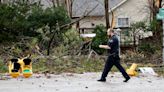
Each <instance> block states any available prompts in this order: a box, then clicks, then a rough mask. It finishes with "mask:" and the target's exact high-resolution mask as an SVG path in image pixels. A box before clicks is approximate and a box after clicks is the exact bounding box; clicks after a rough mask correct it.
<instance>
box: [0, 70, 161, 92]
mask: <svg viewBox="0 0 164 92" xmlns="http://www.w3.org/2000/svg"><path fill="white" fill-rule="evenodd" d="M100 75H101V73H84V74H71V73H65V74H60V75H52V74H51V75H50V74H48V75H46V76H45V75H43V74H35V75H33V76H32V77H31V78H29V79H24V78H22V77H19V78H17V79H12V78H8V76H6V78H8V79H7V80H0V92H164V78H162V77H155V76H139V77H132V78H131V80H130V81H129V82H128V83H123V80H124V78H123V77H122V75H121V74H120V73H114V74H109V76H108V78H107V82H105V83H101V82H97V81H96V80H97V79H99V77H100ZM4 77H5V76H4Z"/></svg>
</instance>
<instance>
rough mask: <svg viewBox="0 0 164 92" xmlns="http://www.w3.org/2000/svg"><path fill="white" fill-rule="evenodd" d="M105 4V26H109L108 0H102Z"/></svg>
mask: <svg viewBox="0 0 164 92" xmlns="http://www.w3.org/2000/svg"><path fill="white" fill-rule="evenodd" d="M104 4H105V19H106V28H107V29H108V28H110V23H109V0H104Z"/></svg>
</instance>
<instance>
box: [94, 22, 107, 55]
mask: <svg viewBox="0 0 164 92" xmlns="http://www.w3.org/2000/svg"><path fill="white" fill-rule="evenodd" d="M93 32H94V33H96V37H95V38H93V42H92V49H93V50H94V51H96V52H97V53H98V54H103V53H104V52H105V51H106V50H104V49H100V48H99V45H101V44H104V45H105V44H107V41H108V37H107V34H106V28H105V26H104V25H102V24H101V25H97V26H96V28H95V29H94V31H93Z"/></svg>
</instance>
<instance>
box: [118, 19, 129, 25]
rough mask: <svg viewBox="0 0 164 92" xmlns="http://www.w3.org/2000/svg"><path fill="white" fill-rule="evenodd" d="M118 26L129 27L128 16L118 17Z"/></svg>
mask: <svg viewBox="0 0 164 92" xmlns="http://www.w3.org/2000/svg"><path fill="white" fill-rule="evenodd" d="M118 27H129V18H118Z"/></svg>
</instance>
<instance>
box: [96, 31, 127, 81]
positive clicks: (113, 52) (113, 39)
mask: <svg viewBox="0 0 164 92" xmlns="http://www.w3.org/2000/svg"><path fill="white" fill-rule="evenodd" d="M107 35H108V36H109V38H110V39H109V41H108V44H107V45H99V47H100V48H103V49H107V50H108V59H107V61H106V63H105V66H104V70H103V73H102V76H101V79H100V80H98V81H100V82H105V81H106V77H107V75H108V73H109V71H110V70H111V68H112V67H113V66H114V65H115V66H116V67H117V68H118V69H119V71H120V72H121V73H122V75H123V76H124V78H125V80H124V81H123V82H127V81H128V80H129V79H130V77H129V75H128V74H127V73H126V72H125V69H124V68H123V67H122V66H121V64H120V58H119V41H118V38H117V36H116V35H115V34H114V30H113V29H108V30H107Z"/></svg>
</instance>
